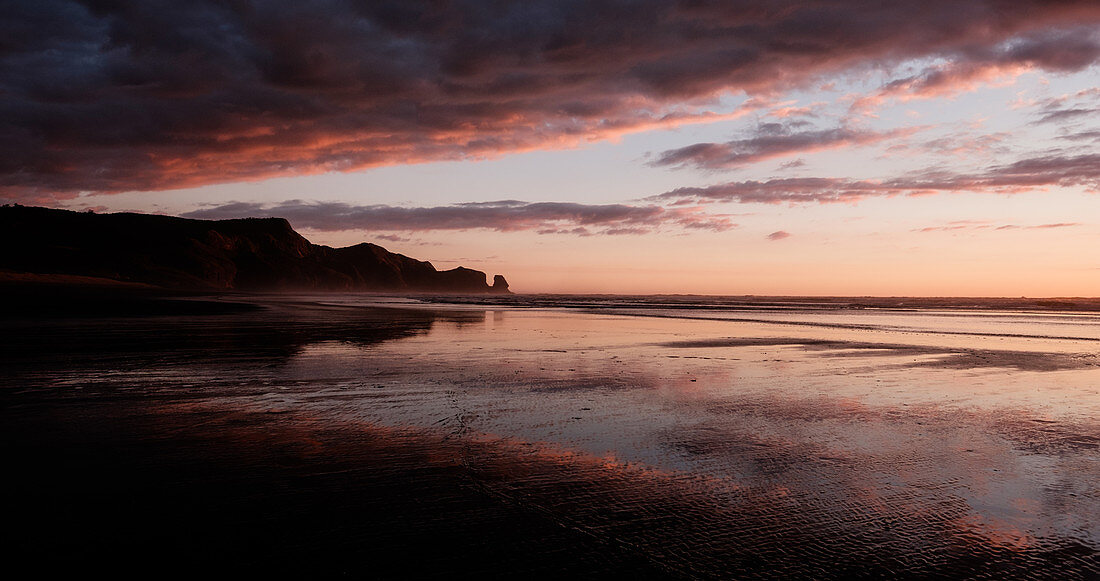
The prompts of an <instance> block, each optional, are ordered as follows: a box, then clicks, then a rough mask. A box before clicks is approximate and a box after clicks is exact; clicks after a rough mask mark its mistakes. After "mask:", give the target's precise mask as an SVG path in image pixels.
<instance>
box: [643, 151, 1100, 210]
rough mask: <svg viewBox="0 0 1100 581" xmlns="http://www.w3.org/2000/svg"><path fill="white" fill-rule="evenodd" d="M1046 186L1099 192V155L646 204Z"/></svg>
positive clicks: (683, 193)
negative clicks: (976, 170)
mask: <svg viewBox="0 0 1100 581" xmlns="http://www.w3.org/2000/svg"><path fill="white" fill-rule="evenodd" d="M1049 186H1061V187H1069V186H1082V187H1084V188H1085V189H1086V190H1087V191H1091V192H1100V155H1079V156H1063V155H1057V154H1052V155H1048V156H1041V157H1034V158H1028V159H1023V160H1020V161H1017V162H1015V163H1011V164H1007V165H1001V166H994V167H990V168H988V169H987V170H985V171H984V172H979V173H972V174H967V173H952V172H948V171H942V170H926V171H923V172H917V173H913V174H910V175H907V176H904V177H900V178H894V179H889V180H853V179H849V178H820V177H807V178H777V179H772V180H766V181H755V180H749V181H740V182H727V183H724V184H716V185H711V186H703V187H682V188H677V189H675V190H671V191H668V192H665V193H663V194H658V195H656V196H652V197H650V199H652V200H661V201H663V202H666V203H705V202H735V203H743V204H744V203H760V204H781V203H788V204H802V203H837V202H856V201H859V200H862V199H865V198H871V197H891V196H900V195H909V196H914V195H928V194H937V193H945V192H979V193H1001V194H1006V193H1007V194H1012V193H1020V192H1027V191H1033V190H1036V189H1040V188H1044V187H1049Z"/></svg>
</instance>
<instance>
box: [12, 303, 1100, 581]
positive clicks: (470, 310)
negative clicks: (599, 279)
mask: <svg viewBox="0 0 1100 581" xmlns="http://www.w3.org/2000/svg"><path fill="white" fill-rule="evenodd" d="M188 300H192V301H195V300H196V298H195V297H190V298H189V299H188ZM198 302H202V301H198ZM211 302H213V303H227V304H230V305H242V304H244V305H252V306H251V307H248V308H238V307H232V308H229V307H227V308H225V309H222V308H219V307H211V308H206V307H203V308H202V309H197V308H194V309H184V311H185V312H168V313H163V311H154V312H153V313H152V314H149V313H142V314H141V316H128V317H120V316H117V313H104V312H100V313H98V314H97V315H96V316H91V317H80V318H70V317H66V316H54V317H50V318H42V317H39V316H32V317H22V318H20V317H14V318H9V319H8V320H5V321H3V323H2V324H3V328H4V333H3V345H0V347H2V348H3V350H4V353H5V357H4V361H3V366H4V374H3V379H2V380H0V381H2V385H0V387H2V389H3V393H4V399H5V401H6V404H5V406H4V411H3V418H0V419H2V420H3V425H4V427H5V430H6V432H7V433H6V437H5V438H4V442H5V448H6V449H5V450H4V452H5V457H7V458H9V466H10V468H11V469H10V471H9V473H10V474H12V476H11V477H9V481H10V486H11V492H9V494H8V498H9V499H11V500H10V504H9V507H8V512H9V513H10V514H12V515H13V518H12V519H11V523H12V524H11V530H13V531H16V534H15V539H14V540H13V541H12V543H13V544H14V548H15V549H16V550H15V551H14V553H15V554H17V555H19V556H20V557H19V560H22V561H24V562H26V563H29V564H32V565H34V566H35V567H36V568H37V569H39V570H45V571H60V572H69V573H72V572H81V573H86V572H89V571H97V570H102V571H107V572H112V573H115V574H121V575H123V576H131V577H136V576H146V575H149V574H157V575H163V574H168V575H174V574H179V575H184V574H189V573H209V572H213V571H228V572H233V573H239V574H270V575H277V576H285V575H287V574H309V575H313V576H325V577H328V576H338V575H352V576H359V577H368V578H410V577H415V578H423V577H444V576H445V577H460V578H462V577H475V576H476V577H494V578H500V577H516V576H521V575H523V576H539V577H561V576H570V577H586V578H595V577H603V578H606V577H607V576H609V575H610V576H627V575H629V576H634V577H641V578H689V579H690V578H704V579H709V578H826V579H830V578H832V579H843V578H851V577H864V578H870V577H875V578H881V577H887V578H911V577H922V578H926V577H941V578H975V579H981V578H989V579H999V578H1025V579H1032V578H1033V579H1093V578H1097V577H1098V576H1100V484H1097V483H1100V421H1098V418H1100V413H1098V412H1100V361H1098V352H1100V344H1098V343H1097V341H1096V340H1095V337H1096V334H1097V332H1098V331H1100V319H1098V318H1097V317H1096V316H1095V315H1093V314H1090V313H1088V312H1084V311H1082V312H1077V311H1065V312H1060V313H1055V314H1054V315H1052V314H1051V313H1049V312H1032V311H1021V310H1018V309H1014V310H1013V311H1012V312H1011V313H1005V312H1003V311H992V310H979V311H973V310H972V309H971V310H969V311H966V312H960V311H952V312H951V313H949V315H950V316H951V318H944V314H943V313H942V312H941V311H942V309H940V308H939V307H937V309H935V310H933V309H925V310H921V309H917V310H913V311H906V312H902V311H899V310H896V309H895V310H888V311H882V312H878V311H873V312H863V313H862V314H860V316H862V317H863V318H862V319H861V320H859V321H858V324H856V325H849V326H846V327H838V326H837V325H836V321H835V320H833V319H832V318H831V317H833V316H834V315H835V313H833V314H826V313H823V312H822V309H819V308H806V307H805V306H802V307H799V308H798V309H795V310H793V311H790V312H784V314H783V315H782V316H778V315H773V314H769V313H760V312H755V311H754V312H753V313H752V317H748V318H750V319H752V320H748V321H746V320H734V319H745V318H746V317H745V316H743V315H744V313H743V311H742V310H739V309H729V310H722V309H720V308H717V307H714V308H707V309H683V308H680V307H677V308H675V309H671V308H669V305H668V304H667V303H661V304H653V303H646V304H641V305H632V306H630V307H629V308H630V309H633V312H622V309H623V306H622V304H619V305H616V306H608V305H597V304H593V303H591V302H590V303H585V304H570V305H568V308H563V307H562V306H560V305H559V306H554V305H545V304H541V305H515V304H511V305H496V306H485V305H470V304H455V303H454V301H442V300H437V301H436V302H435V303H433V304H424V303H423V302H421V301H410V300H404V299H400V298H395V297H376V298H370V297H346V296H345V297H266V298H256V297H231V298H225V297H223V298H216V299H213V300H212V301H211ZM466 302H467V303H468V302H469V301H466ZM203 304H205V303H203ZM609 309H617V310H614V311H611V310H609ZM674 310H675V311H677V312H671V311H674ZM679 311H685V312H679ZM607 312H615V313H616V314H603V313H607ZM852 315H853V316H852V317H849V318H850V319H852V320H855V318H856V317H855V315H856V313H853V314H852ZM1006 317H1008V318H1007V319H1006ZM768 318H771V319H772V320H761V319H768ZM968 330H972V331H973V332H972V334H968Z"/></svg>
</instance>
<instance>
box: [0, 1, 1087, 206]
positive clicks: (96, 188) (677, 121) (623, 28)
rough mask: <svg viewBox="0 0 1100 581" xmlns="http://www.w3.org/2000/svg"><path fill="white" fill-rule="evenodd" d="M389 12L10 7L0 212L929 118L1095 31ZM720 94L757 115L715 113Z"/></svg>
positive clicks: (975, 21)
mask: <svg viewBox="0 0 1100 581" xmlns="http://www.w3.org/2000/svg"><path fill="white" fill-rule="evenodd" d="M394 6H396V5H391V4H389V3H370V2H368V3H355V2H342V1H339V0H316V1H315V2H310V3H305V4H303V3H300V2H289V1H279V0H276V1H272V2H265V3H260V4H241V3H224V2H214V1H213V0H195V1H192V2H176V3H163V2H132V3H99V4H96V7H95V9H94V10H92V9H89V8H88V7H87V6H86V5H85V4H84V3H81V2H76V1H75V0H57V1H56V2H51V3H46V4H43V3H41V2H36V1H33V0H15V1H14V2H12V3H11V5H10V6H7V7H6V10H8V14H9V16H10V18H9V19H8V20H7V24H9V26H6V27H5V30H4V32H5V47H6V50H5V52H4V54H3V55H2V56H0V94H2V95H3V96H4V99H3V100H2V102H0V118H3V119H5V122H6V125H5V129H4V131H3V132H2V134H0V197H4V198H7V199H13V200H23V201H26V200H35V199H52V198H58V197H73V196H76V195H77V194H79V193H80V192H85V191H91V192H118V191H128V190H158V189H172V188H180V187H188V186H198V185H203V184H212V183H224V182H235V181H247V180H260V179H266V178H270V177H275V176H287V175H301V174H314V173H322V172H332V171H351V170H357V169H361V168H366V167H372V166H379V165H389V164H406V163H416V162H425V161H434V160H461V159H481V158H488V157H494V156H499V155H503V154H507V153H512V152H518V151H528V150H533V149H545V148H561V147H572V146H576V145H578V144H584V143H587V142H589V141H592V140H601V139H614V138H616V137H618V136H621V135H623V134H624V133H628V132H632V131H641V130H646V129H649V128H654V127H674V126H677V125H681V124H685V123H693V122H705V121H709V120H714V119H720V118H724V116H730V115H738V114H743V113H744V112H745V111H747V110H750V109H753V108H756V107H761V106H765V105H766V103H768V102H769V99H770V100H772V101H774V98H775V97H776V96H778V95H780V94H782V93H783V92H785V91H790V90H792V89H798V88H809V87H814V86H820V85H822V84H823V83H826V84H827V82H828V80H829V77H831V76H834V75H843V74H858V73H859V72H861V71H866V70H870V69H872V68H874V69H879V70H894V68H895V67H897V66H898V65H899V64H901V63H907V62H913V61H914V60H925V61H933V60H939V61H943V62H944V63H945V64H944V65H943V66H941V67H936V68H930V69H928V70H926V71H925V72H923V73H922V74H920V75H917V76H916V77H913V78H908V79H899V80H898V81H897V82H896V83H895V84H893V85H892V86H891V87H887V88H884V91H883V92H882V93H881V94H880V95H879V96H880V97H883V98H886V97H900V96H903V95H931V94H945V92H950V91H957V90H960V88H961V87H965V86H967V83H974V82H986V81H987V80H988V79H990V78H993V77H996V76H998V75H1004V74H1009V75H1010V74H1015V73H1016V72H1018V71H1020V70H1030V69H1042V70H1049V71H1056V72H1061V71H1075V70H1083V69H1084V68H1086V67H1088V66H1091V65H1092V64H1094V63H1095V62H1097V59H1098V52H1097V45H1098V43H1097V42H1096V38H1095V30H1096V28H1097V24H1098V23H1100V5H1098V4H1097V3H1096V2H1095V1H1092V0H1066V1H1064V2H1043V1H1039V0H1018V1H1015V2H1003V3H989V2H982V1H977V0H972V1H965V0H964V1H961V2H960V1H956V0H951V1H948V0H928V1H927V2H922V3H909V2H883V3H870V4H869V3H866V2H858V1H855V0H840V1H835V0H813V1H807V2H799V3H793V4H786V5H784V7H783V8H782V9H776V8H775V7H772V6H771V5H769V4H768V3H748V4H744V3H728V4H727V3H674V2H665V1H660V0H649V1H643V2H639V3H620V2H610V1H603V0H594V1H592V2H584V3H566V2H558V1H556V0H541V1H540V0H536V1H532V2H523V3H512V4H504V5H500V6H496V7H495V8H494V9H493V10H487V9H484V8H483V7H481V6H479V5H478V4H476V3H462V2H454V3H443V4H438V3H419V2H407V3H401V5H400V8H395V7H394ZM212 31H217V33H216V34H215V33H213V32H212ZM723 94H746V95H749V96H755V97H757V98H758V100H757V101H756V102H753V104H750V105H749V106H748V107H746V108H745V109H742V110H739V111H718V110H716V109H714V108H713V106H712V105H711V104H712V103H714V102H715V97H717V96H720V95H723ZM791 113H792V114H793V113H794V111H791Z"/></svg>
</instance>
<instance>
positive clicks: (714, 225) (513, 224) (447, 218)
mask: <svg viewBox="0 0 1100 581" xmlns="http://www.w3.org/2000/svg"><path fill="white" fill-rule="evenodd" d="M183 216H184V217H185V218H201V219H211V220H219V219H229V218H242V217H254V216H278V217H282V218H286V219H288V220H289V221H290V223H291V224H293V225H294V226H295V227H296V228H308V229H311V230H319V231H324V232H335V231H343V230H367V231H373V232H428V231H453V230H474V229H486V230H495V231H498V232H521V231H531V232H536V233H538V234H570V235H579V236H588V235H594V234H600V235H628V234H647V233H651V232H656V231H658V230H661V229H665V228H675V229H680V230H684V229H686V230H706V231H712V232H723V231H726V230H730V229H732V228H735V227H736V226H737V224H734V223H733V222H732V221H731V219H730V216H727V215H721V214H710V213H706V212H704V211H703V210H702V209H701V208H698V207H676V208H664V207H661V206H656V205H644V206H632V205H627V204H602V205H599V204H579V203H572V202H520V201H516V200H501V201H494V202H470V203H465V204H455V205H451V206H435V207H411V208H409V207H401V206H389V205H353V204H346V203H342V202H305V201H302V200H288V201H285V202H282V203H279V204H275V205H263V204H255V203H245V202H232V203H228V204H223V205H220V206H216V207H211V208H204V209H201V210H196V211H193V212H188V213H186V214H183Z"/></svg>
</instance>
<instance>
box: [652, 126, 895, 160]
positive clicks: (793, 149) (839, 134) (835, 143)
mask: <svg viewBox="0 0 1100 581" xmlns="http://www.w3.org/2000/svg"><path fill="white" fill-rule="evenodd" d="M803 125H804V124H802V123H798V124H783V123H762V124H760V125H759V126H757V128H756V130H755V132H754V133H753V134H752V135H750V136H749V137H746V138H744V139H735V140H733V141H729V142H726V143H696V144H694V145H689V146H686V147H681V148H677V149H671V150H668V151H664V152H662V153H661V154H660V155H659V156H658V157H657V159H655V160H654V161H652V162H650V165H652V166H674V167H684V166H693V167H697V168H700V169H706V170H721V169H733V168H738V167H742V166H745V165H748V164H751V163H755V162H758V161H763V160H767V159H773V158H777V157H785V156H790V155H801V154H807V153H812V152H815V151H822V150H827V149H840V148H843V147H855V146H866V145H872V144H875V143H879V142H881V141H885V140H887V139H891V138H895V137H900V136H904V135H911V134H912V133H914V132H915V131H916V130H915V129H899V130H894V131H886V132H878V131H871V130H865V129H854V128H850V127H835V128H831V129H811V130H798V129H797V127H800V126H803Z"/></svg>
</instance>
